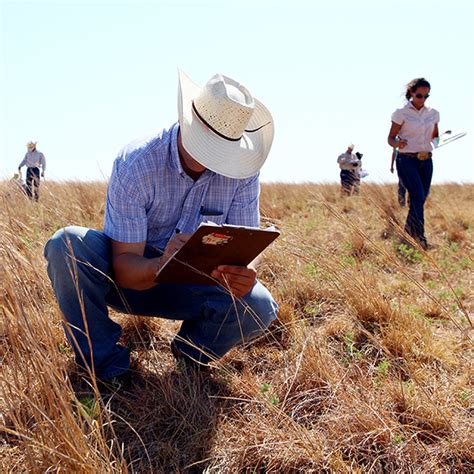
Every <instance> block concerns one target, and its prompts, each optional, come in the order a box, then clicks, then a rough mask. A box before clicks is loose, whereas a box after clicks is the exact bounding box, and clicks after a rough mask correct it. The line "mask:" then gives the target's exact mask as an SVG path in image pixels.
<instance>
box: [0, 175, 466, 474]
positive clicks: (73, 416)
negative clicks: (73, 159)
mask: <svg viewBox="0 0 474 474" xmlns="http://www.w3.org/2000/svg"><path fill="white" fill-rule="evenodd" d="M105 190H106V186H105V184H104V183H87V184H84V183H75V182H71V183H53V182H51V183H50V182H46V183H44V184H43V185H42V189H41V191H42V196H41V201H40V202H39V203H32V202H30V201H28V200H27V199H26V198H25V197H23V196H22V195H20V193H18V192H16V191H15V190H13V189H10V188H9V184H8V183H6V182H3V183H0V203H1V207H0V226H1V227H0V234H1V240H0V361H1V373H0V471H1V472H14V473H17V472H67V473H71V472H74V473H76V472H80V473H107V472H143V473H145V472H158V473H159V472H163V473H170V472H190V473H191V472H207V473H221V472H223V473H230V472H232V473H233V472H249V473H250V472H268V473H270V472H272V473H295V472H302V473H303V472H304V473H308V472H315V473H320V472H337V473H339V472H341V473H344V472H354V473H379V472H380V473H381V472H384V473H385V472H426V473H434V472H440V473H446V472H453V473H458V472H459V473H461V472H466V473H468V472H473V471H474V443H473V433H474V429H473V405H472V390H473V386H472V382H473V379H472V376H473V367H472V361H473V357H472V356H473V345H472V327H473V322H474V321H473V319H474V318H473V314H474V298H473V276H474V272H473V266H474V262H473V250H474V246H473V242H474V240H473V237H474V207H473V202H474V186H473V185H456V184H447V185H440V186H434V187H433V188H432V193H431V195H430V198H429V201H428V203H427V206H426V207H427V209H426V222H427V224H426V230H427V236H428V239H429V241H430V243H431V244H432V248H431V249H430V250H429V251H427V252H425V251H423V250H421V249H413V248H411V247H408V246H405V245H400V244H399V234H400V227H399V226H400V223H403V222H404V218H405V214H406V210H404V209H400V208H399V207H398V204H397V202H396V194H395V193H396V191H395V186H393V185H383V186H377V185H370V184H365V183H364V184H363V186H362V193H361V195H360V196H357V197H351V198H342V197H340V196H339V187H338V186H336V185H316V184H308V185H303V184H301V185H289V184H267V185H264V186H263V189H262V199H261V210H262V216H263V218H264V219H263V221H264V222H273V223H275V224H276V225H277V226H278V227H279V228H280V229H281V231H282V236H281V237H280V238H279V239H278V240H277V241H276V242H275V243H274V244H272V246H271V247H270V248H269V249H268V250H267V251H266V253H265V258H264V261H263V264H262V267H261V273H260V277H261V279H262V280H263V281H264V283H265V284H266V285H267V286H268V287H269V288H270V289H271V291H272V293H273V294H274V296H275V299H276V300H277V302H278V303H279V304H280V314H279V319H278V320H277V321H276V322H275V323H274V324H273V325H272V326H271V327H270V330H269V331H268V333H267V334H265V336H264V337H261V338H260V339H259V340H258V341H256V342H255V343H254V344H253V345H251V346H249V347H246V348H238V349H234V350H233V351H232V352H231V353H229V354H228V355H227V356H226V357H225V358H224V360H222V361H220V362H219V363H218V364H217V365H216V367H215V368H214V370H213V373H212V375H204V376H203V375H200V374H194V375H193V374H188V375H187V376H186V375H183V374H182V373H181V372H179V371H178V370H177V368H176V365H175V363H174V360H173V358H172V355H171V353H170V351H169V342H170V340H171V338H172V336H173V334H174V332H175V331H176V328H177V327H178V323H177V322H172V321H164V320H161V319H152V318H143V317H142V318H139V317H133V316H126V315H121V314H117V313H115V314H114V313H113V314H112V315H113V318H114V319H115V318H116V319H117V320H119V321H120V322H121V323H122V325H123V327H124V334H123V340H124V343H126V344H128V345H129V346H130V347H131V348H132V357H133V364H134V365H133V366H134V370H135V377H136V385H135V386H134V389H133V390H132V392H131V393H127V394H126V395H124V394H122V393H120V392H118V393H117V394H116V395H114V396H113V397H111V398H110V397H109V398H107V399H104V400H103V399H101V398H100V397H99V396H96V395H95V394H94V391H93V390H92V389H91V393H90V394H83V393H78V392H77V391H75V387H74V380H75V377H76V375H77V374H76V372H75V368H74V364H73V363H72V352H71V348H70V347H69V345H68V344H67V342H66V340H65V337H64V334H63V331H62V327H61V314H60V312H59V310H58V307H57V304H56V301H55V298H54V295H53V292H52V289H51V286H50V284H49V280H48V277H47V274H46V264H45V261H44V258H43V247H44V244H45V242H46V241H47V239H48V238H49V237H50V236H51V234H52V233H53V232H54V231H55V230H57V229H59V228H61V227H63V226H65V225H69V224H78V225H83V226H87V227H94V228H101V226H102V220H103V214H104V197H105Z"/></svg>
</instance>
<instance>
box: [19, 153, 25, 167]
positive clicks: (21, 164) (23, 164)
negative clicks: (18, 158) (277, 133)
mask: <svg viewBox="0 0 474 474" xmlns="http://www.w3.org/2000/svg"><path fill="white" fill-rule="evenodd" d="M26 157H27V156H26V155H25V157H24V158H23V160H22V162H21V163H20V164H19V165H18V168H21V167H22V166H25V163H26Z"/></svg>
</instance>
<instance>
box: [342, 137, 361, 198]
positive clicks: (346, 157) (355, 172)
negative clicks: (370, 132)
mask: <svg viewBox="0 0 474 474" xmlns="http://www.w3.org/2000/svg"><path fill="white" fill-rule="evenodd" d="M353 150H354V145H353V144H352V143H351V144H350V145H349V146H348V147H347V150H346V151H345V153H342V154H341V155H339V156H338V158H337V162H338V164H339V168H340V169H341V174H340V176H341V194H343V195H344V194H345V195H347V196H350V195H351V194H359V186H360V169H361V166H362V165H361V161H360V158H359V157H358V156H357V154H354V153H352V152H353ZM360 156H361V157H362V155H360Z"/></svg>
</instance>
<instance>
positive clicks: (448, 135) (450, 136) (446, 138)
mask: <svg viewBox="0 0 474 474" xmlns="http://www.w3.org/2000/svg"><path fill="white" fill-rule="evenodd" d="M466 134H467V132H466V130H464V129H463V128H458V129H456V130H448V131H446V132H444V133H443V134H441V135H440V136H439V137H436V138H435V139H433V141H432V143H433V146H434V147H435V148H439V147H442V146H444V145H448V144H449V143H452V142H454V141H455V140H458V139H459V138H462V137H464V136H465V135H466Z"/></svg>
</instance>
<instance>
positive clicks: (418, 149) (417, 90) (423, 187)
mask: <svg viewBox="0 0 474 474" xmlns="http://www.w3.org/2000/svg"><path fill="white" fill-rule="evenodd" d="M430 90H431V86H430V83H429V82H428V81H427V80H426V79H425V78H423V77H421V78H417V79H413V80H412V81H411V82H409V83H408V84H407V86H406V93H405V97H406V99H407V103H406V105H405V107H403V108H401V109H397V110H395V112H394V113H393V114H392V126H391V128H390V132H389V134H388V140H387V141H388V144H389V145H390V146H391V147H393V148H398V155H397V157H396V166H397V173H398V177H399V179H400V180H401V181H402V183H403V185H404V186H405V187H406V189H407V191H408V195H409V197H410V209H409V211H408V216H407V220H406V223H405V231H406V232H407V233H408V234H409V235H410V236H411V237H413V238H414V239H415V240H416V241H417V242H418V243H419V244H420V245H421V246H422V247H423V248H424V249H427V248H428V242H427V240H426V237H425V218H424V205H425V201H426V198H427V197H428V194H429V191H430V185H431V178H432V175H433V161H432V159H431V150H432V149H433V145H432V143H431V142H432V140H433V139H434V138H436V137H437V136H438V135H439V132H438V123H439V112H438V111H437V110H435V109H432V108H430V107H427V106H426V105H425V102H426V99H428V97H429V96H430ZM397 135H398V137H397Z"/></svg>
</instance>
